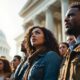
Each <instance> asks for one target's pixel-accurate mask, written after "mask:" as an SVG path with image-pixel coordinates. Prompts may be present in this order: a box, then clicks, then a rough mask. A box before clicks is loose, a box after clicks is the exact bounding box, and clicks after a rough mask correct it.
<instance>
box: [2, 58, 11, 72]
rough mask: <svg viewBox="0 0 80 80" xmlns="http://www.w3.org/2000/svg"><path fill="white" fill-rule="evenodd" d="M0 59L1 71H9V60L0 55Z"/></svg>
mask: <svg viewBox="0 0 80 80" xmlns="http://www.w3.org/2000/svg"><path fill="white" fill-rule="evenodd" d="M0 61H2V62H3V65H4V66H3V71H4V73H11V67H10V64H9V61H8V60H7V59H5V58H2V57H0Z"/></svg>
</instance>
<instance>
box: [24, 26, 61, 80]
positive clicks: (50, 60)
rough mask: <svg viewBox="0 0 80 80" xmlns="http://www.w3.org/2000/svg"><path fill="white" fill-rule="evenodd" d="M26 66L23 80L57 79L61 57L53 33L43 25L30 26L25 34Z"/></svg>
mask: <svg viewBox="0 0 80 80" xmlns="http://www.w3.org/2000/svg"><path fill="white" fill-rule="evenodd" d="M26 41H27V44H26V45H27V49H28V50H29V57H28V64H29V65H28V68H27V70H26V73H25V75H24V78H23V80H57V79H58V70H59V67H60V62H61V58H60V56H59V48H58V43H57V41H56V39H55V38H54V36H53V34H52V33H51V32H50V31H49V30H48V29H46V28H44V27H39V26H34V27H31V28H30V29H29V30H28V31H27V34H26Z"/></svg>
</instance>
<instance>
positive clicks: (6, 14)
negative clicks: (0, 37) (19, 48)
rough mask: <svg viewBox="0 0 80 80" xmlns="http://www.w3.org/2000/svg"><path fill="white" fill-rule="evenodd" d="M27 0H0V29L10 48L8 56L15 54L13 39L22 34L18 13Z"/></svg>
mask: <svg viewBox="0 0 80 80" xmlns="http://www.w3.org/2000/svg"><path fill="white" fill-rule="evenodd" d="M26 2H27V0H0V29H1V30H2V31H3V32H4V33H5V35H6V37H7V41H8V43H9V45H10V47H11V52H10V54H12V53H13V54H16V53H15V52H16V51H15V41H14V39H15V38H16V37H17V36H18V35H20V34H21V33H22V32H23V28H22V21H23V19H22V18H21V17H20V16H19V12H20V10H21V9H22V7H23V6H24V4H25V3H26Z"/></svg>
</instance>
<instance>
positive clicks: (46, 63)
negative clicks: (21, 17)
mask: <svg viewBox="0 0 80 80" xmlns="http://www.w3.org/2000/svg"><path fill="white" fill-rule="evenodd" d="M64 22H65V26H64V27H65V28H66V31H65V33H66V36H67V40H66V41H65V42H61V43H59V44H58V42H57V40H56V38H55V36H54V34H53V33H52V32H51V31H50V30H48V29H46V28H45V27H41V26H32V27H29V28H28V29H27V31H26V32H25V35H24V40H23V42H22V44H21V51H22V52H24V55H25V57H24V60H22V58H21V56H19V55H15V56H14V57H13V60H12V62H11V63H10V62H9V61H8V60H7V59H6V58H5V57H4V56H2V57H0V80H80V2H74V3H72V4H71V5H70V7H69V8H68V11H67V12H66V15H65V20H64Z"/></svg>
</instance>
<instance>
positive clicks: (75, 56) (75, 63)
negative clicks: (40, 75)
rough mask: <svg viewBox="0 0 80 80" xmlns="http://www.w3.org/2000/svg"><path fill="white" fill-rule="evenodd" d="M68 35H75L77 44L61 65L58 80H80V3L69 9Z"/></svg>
mask: <svg viewBox="0 0 80 80" xmlns="http://www.w3.org/2000/svg"><path fill="white" fill-rule="evenodd" d="M65 28H66V34H67V35H74V36H75V37H76V43H75V45H74V46H73V50H72V51H71V52H69V51H68V53H70V55H68V56H66V59H65V61H64V63H63V65H61V68H60V74H59V79H58V80H80V2H75V3H73V4H71V6H70V7H69V9H68V11H67V13H66V17H65Z"/></svg>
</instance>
